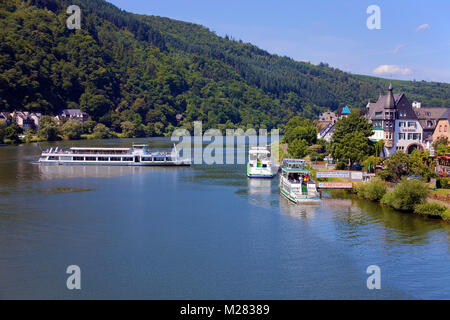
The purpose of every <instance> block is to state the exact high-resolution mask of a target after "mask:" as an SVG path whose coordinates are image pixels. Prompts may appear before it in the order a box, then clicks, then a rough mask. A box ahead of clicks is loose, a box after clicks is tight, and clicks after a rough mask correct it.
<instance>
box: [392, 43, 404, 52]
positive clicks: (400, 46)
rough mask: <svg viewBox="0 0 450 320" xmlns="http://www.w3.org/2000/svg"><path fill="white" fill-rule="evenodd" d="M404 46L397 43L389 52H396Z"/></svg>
mask: <svg viewBox="0 0 450 320" xmlns="http://www.w3.org/2000/svg"><path fill="white" fill-rule="evenodd" d="M404 46H405V45H404V44H399V45H397V46H396V47H395V48H394V49H392V50H391V51H390V52H391V53H392V54H397V52H399V51H400V49H401V48H403V47H404Z"/></svg>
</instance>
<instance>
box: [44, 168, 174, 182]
mask: <svg viewBox="0 0 450 320" xmlns="http://www.w3.org/2000/svg"><path fill="white" fill-rule="evenodd" d="M36 166H37V167H38V168H39V177H40V178H41V179H43V180H51V179H67V178H108V177H118V176H124V175H128V174H142V173H145V172H149V171H155V170H158V171H167V170H168V169H169V168H164V167H139V166H82V165H72V166H69V165H61V166H60V165H52V164H49V165H47V164H36ZM177 169H179V168H177Z"/></svg>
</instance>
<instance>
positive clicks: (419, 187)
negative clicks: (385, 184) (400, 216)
mask: <svg viewBox="0 0 450 320" xmlns="http://www.w3.org/2000/svg"><path fill="white" fill-rule="evenodd" d="M427 195H428V189H427V186H426V185H425V183H423V182H421V181H419V180H406V179H403V180H402V181H401V182H400V183H398V184H397V185H396V186H395V188H394V190H393V191H392V192H389V193H386V194H385V195H384V196H383V198H382V199H381V202H382V203H384V204H387V205H389V206H391V207H393V208H394V209H397V210H402V211H413V209H414V206H416V205H418V204H421V203H423V202H424V201H425V199H426V197H427Z"/></svg>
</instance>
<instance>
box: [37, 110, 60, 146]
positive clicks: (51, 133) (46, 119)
mask: <svg viewBox="0 0 450 320" xmlns="http://www.w3.org/2000/svg"><path fill="white" fill-rule="evenodd" d="M37 134H38V137H39V139H41V140H45V141H56V140H59V139H60V138H59V130H58V127H57V125H56V122H55V120H53V118H52V117H50V116H43V117H42V118H41V120H40V122H39V130H38V132H37Z"/></svg>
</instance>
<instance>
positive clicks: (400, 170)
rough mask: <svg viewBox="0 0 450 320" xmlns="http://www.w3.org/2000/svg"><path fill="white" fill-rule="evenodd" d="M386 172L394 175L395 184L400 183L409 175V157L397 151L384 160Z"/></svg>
mask: <svg viewBox="0 0 450 320" xmlns="http://www.w3.org/2000/svg"><path fill="white" fill-rule="evenodd" d="M384 165H385V167H386V171H388V172H389V173H391V174H392V180H393V181H394V182H396V181H400V179H401V178H402V177H403V176H406V175H408V174H409V156H408V155H407V154H406V153H404V152H402V151H397V152H396V153H394V154H392V155H390V156H389V157H388V158H387V159H386V160H384Z"/></svg>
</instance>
